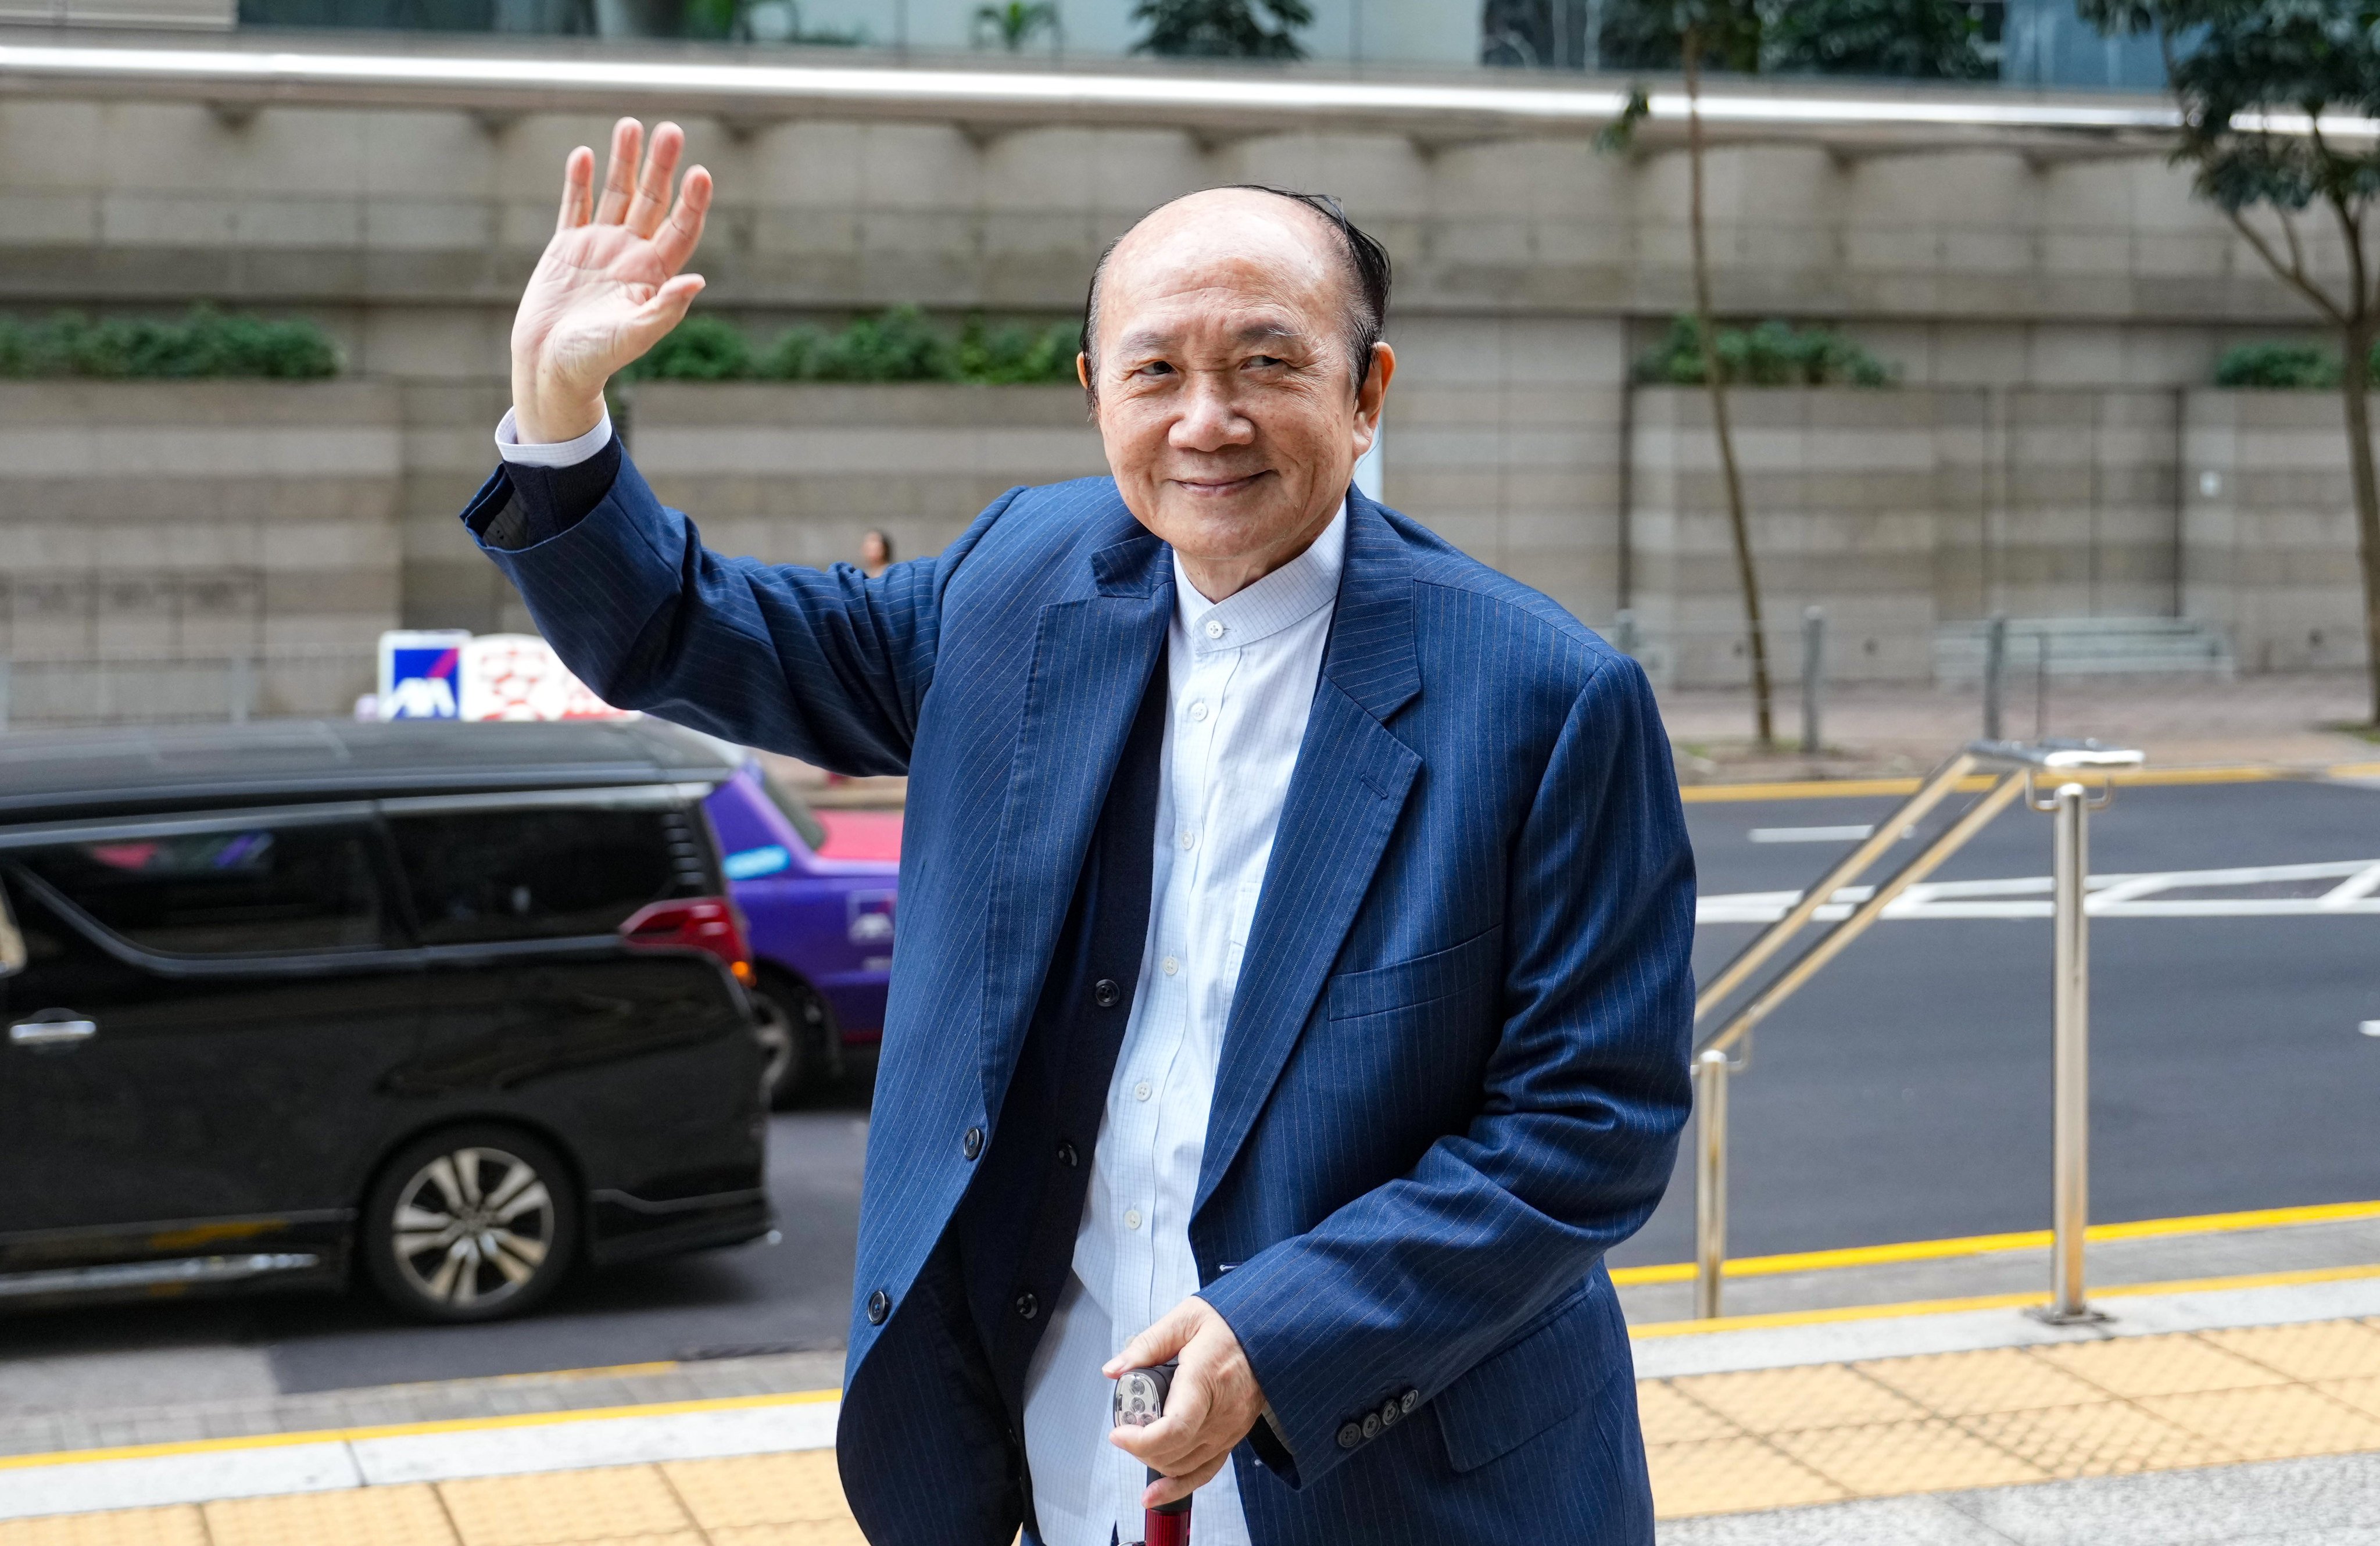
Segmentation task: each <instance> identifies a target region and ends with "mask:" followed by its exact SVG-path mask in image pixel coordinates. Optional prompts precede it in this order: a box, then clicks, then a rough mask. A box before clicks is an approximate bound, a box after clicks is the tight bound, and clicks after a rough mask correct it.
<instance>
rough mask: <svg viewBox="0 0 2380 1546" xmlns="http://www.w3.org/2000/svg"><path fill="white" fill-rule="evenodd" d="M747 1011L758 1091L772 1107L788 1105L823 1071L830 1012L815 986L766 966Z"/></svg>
mask: <svg viewBox="0 0 2380 1546" xmlns="http://www.w3.org/2000/svg"><path fill="white" fill-rule="evenodd" d="M752 1015H753V1018H754V1020H755V1021H756V1022H757V1023H758V1025H759V1030H758V1031H757V1033H756V1034H757V1035H758V1036H759V1041H760V1052H761V1055H762V1058H763V1060H764V1061H763V1064H762V1067H761V1073H760V1093H761V1096H762V1098H763V1099H764V1100H766V1101H767V1102H768V1104H769V1107H770V1109H771V1110H772V1111H774V1110H779V1109H782V1108H783V1107H785V1106H789V1105H792V1104H793V1103H794V1102H795V1101H798V1100H800V1099H801V1098H802V1097H803V1096H804V1095H807V1094H808V1093H809V1092H810V1091H811V1090H814V1089H816V1088H817V1087H818V1085H819V1084H820V1082H821V1081H823V1080H824V1079H825V1078H826V1077H827V1075H828V1071H829V1065H830V1064H831V1062H832V1057H833V1051H832V1049H833V1046H834V1016H833V1014H832V1011H830V1010H829V1009H828V1008H827V1006H826V1000H825V999H824V998H823V997H821V996H820V993H819V992H818V990H817V989H815V988H813V987H811V986H810V985H809V984H808V983H807V982H804V981H801V980H799V979H796V978H793V977H789V976H787V975H785V974H784V973H783V972H778V971H770V970H766V969H764V970H762V972H761V973H760V980H759V983H757V984H756V985H755V986H754V987H753V989H752Z"/></svg>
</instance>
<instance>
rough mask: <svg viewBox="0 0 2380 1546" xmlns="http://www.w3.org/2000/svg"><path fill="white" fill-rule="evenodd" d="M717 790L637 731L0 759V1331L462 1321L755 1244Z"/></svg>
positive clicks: (164, 739)
mask: <svg viewBox="0 0 2380 1546" xmlns="http://www.w3.org/2000/svg"><path fill="white" fill-rule="evenodd" d="M734 772H735V761H733V760H732V758H730V757H729V756H727V755H724V754H723V753H722V751H721V750H720V749H717V748H716V747H714V746H713V745H712V744H711V743H710V742H708V741H706V740H704V739H703V738H701V737H699V736H693V735H690V734H687V733H685V732H682V731H678V730H674V729H673V728H671V727H669V726H666V725H662V724H655V723H651V722H645V721H637V722H613V723H603V724H437V723H413V724H328V723H325V724H311V723H306V724H288V723H284V724H258V725H253V726H217V727H204V728H190V729H177V730H164V729H159V730H125V731H89V732H76V733H66V732H58V733H31V734H21V733H20V734H12V735H8V736H0V898H5V902H0V1020H5V1023H6V1025H7V1027H8V1040H7V1044H6V1047H5V1048H0V1306H7V1305H24V1304H30V1303H39V1302H46V1301H54V1300H60V1299H68V1298H78V1299H79V1298H84V1297H89V1296H117V1297H125V1296H157V1295H161V1294H177V1293H187V1292H196V1291H202V1290H215V1289H225V1288H233V1287H260V1286H272V1285H277V1284H286V1285H290V1286H299V1285H307V1286H318V1287H319V1286H337V1285H343V1284H346V1283H347V1282H349V1281H350V1280H351V1278H352V1277H354V1276H356V1275H358V1272H359V1273H360V1275H362V1276H364V1277H367V1278H369V1279H370V1281H371V1282H372V1284H375V1285H376V1286H377V1287H378V1288H379V1289H380V1291H381V1292H382V1293H383V1295H385V1296H387V1297H388V1298H389V1299H390V1300H391V1302H393V1303H394V1304H395V1305H396V1306H398V1307H399V1308H401V1309H405V1310H407V1311H408V1312H410V1313H412V1314H415V1315H418V1316H421V1317H424V1318H427V1319H431V1320H439V1321H481V1320H489V1319H492V1318H494V1317H497V1316H502V1315H508V1314H511V1313H514V1312H516V1311H518V1310H521V1309H527V1308H528V1307H529V1306H531V1305H533V1304H535V1303H537V1302H538V1301H539V1300H540V1299H541V1298H543V1297H544V1296H546V1295H547V1294H549V1293H551V1292H552V1291H553V1287H554V1286H555V1284H557V1283H558V1282H559V1281H560V1280H561V1278H562V1277H563V1276H564V1275H565V1274H566V1273H567V1272H569V1271H570V1270H571V1268H572V1267H573V1266H574V1265H575V1264H576V1263H578V1262H581V1261H585V1262H593V1263H608V1262H615V1261H623V1260H630V1259H632V1258H637V1257H643V1256H652V1255H657V1254H661V1253H663V1252H669V1251H680V1250H688V1249H692V1248H698V1247H703V1246H718V1245H728V1244H732V1243H734V1242H736V1241H740V1240H747V1239H750V1238H752V1237H753V1236H758V1235H760V1234H763V1233H765V1232H766V1231H767V1230H768V1228H769V1225H770V1213H769V1203H768V1198H767V1194H766V1191H765V1189H764V1146H765V1144H766V1141H767V1122H766V1113H765V1112H764V1110H763V1108H762V1105H761V1095H760V1077H761V1053H760V1048H759V1042H758V1041H757V1040H756V1038H755V1033H754V1027H753V1024H752V1012H751V1005H750V1004H749V1002H748V1001H747V998H746V996H745V992H744V985H745V984H746V983H747V982H748V981H749V980H750V974H751V969H752V968H751V967H750V964H749V962H748V960H747V956H746V951H745V946H744V939H743V928H742V923H741V919H739V917H738V916H737V914H736V912H735V908H734V907H733V905H732V904H731V903H730V902H729V901H728V899H727V891H726V887H725V883H724V882H723V881H722V877H721V874H720V868H719V856H718V851H717V848H716V846H715V844H714V843H713V840H712V838H711V835H710V829H709V827H708V825H707V823H706V822H705V820H704V816H703V811H702V799H703V797H704V796H705V795H707V794H708V793H710V790H711V788H712V787H713V786H715V785H717V784H719V783H720V782H721V781H722V780H723V779H726V778H727V777H729V776H730V775H731V774H733V773H734Z"/></svg>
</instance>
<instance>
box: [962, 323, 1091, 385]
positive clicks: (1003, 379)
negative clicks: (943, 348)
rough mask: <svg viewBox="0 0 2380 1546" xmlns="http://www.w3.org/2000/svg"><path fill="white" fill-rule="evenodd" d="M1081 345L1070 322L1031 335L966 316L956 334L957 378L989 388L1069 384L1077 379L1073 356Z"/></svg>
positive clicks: (1077, 333)
mask: <svg viewBox="0 0 2380 1546" xmlns="http://www.w3.org/2000/svg"><path fill="white" fill-rule="evenodd" d="M1081 342H1082V334H1081V331H1080V330H1079V329H1077V328H1076V327H1075V324H1074V323H1050V325H1049V326H1048V327H1045V328H1043V329H1042V330H1041V331H1040V332H1038V333H1034V332H1032V331H1030V330H1028V329H1026V328H1022V327H1001V328H987V327H986V326H985V325H984V321H983V318H981V317H980V316H974V317H969V318H968V319H967V320H966V326H965V327H964V328H962V329H960V331H959V347H958V371H959V379H960V380H961V381H972V382H981V383H985V384H987V385H991V386H1008V385H1023V384H1027V383H1035V382H1050V383H1060V382H1062V383H1068V384H1072V383H1075V381H1076V380H1078V379H1079V378H1077V377H1076V376H1075V354H1076V353H1077V352H1078V350H1079V348H1080V346H1081Z"/></svg>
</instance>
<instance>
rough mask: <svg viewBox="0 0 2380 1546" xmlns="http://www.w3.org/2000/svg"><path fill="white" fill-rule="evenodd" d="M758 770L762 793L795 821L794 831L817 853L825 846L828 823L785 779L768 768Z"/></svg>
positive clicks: (788, 818) (783, 813) (784, 815)
mask: <svg viewBox="0 0 2380 1546" xmlns="http://www.w3.org/2000/svg"><path fill="white" fill-rule="evenodd" d="M758 772H759V775H760V791H761V793H763V794H765V795H767V796H768V797H769V803H770V804H771V805H773V806H775V807H776V808H777V813H778V814H779V815H781V816H783V817H784V819H785V820H786V821H788V822H792V823H793V828H794V831H795V832H796V833H798V834H801V839H802V841H803V842H804V843H806V844H807V845H809V850H810V852H812V853H816V852H818V851H819V849H820V848H821V847H823V846H826V825H825V823H824V822H820V820H819V819H818V816H817V814H816V813H815V812H814V811H812V810H810V808H809V806H808V805H807V804H806V803H805V802H804V801H803V799H802V797H801V796H799V795H796V794H795V793H794V792H793V791H792V790H791V789H788V788H786V787H785V785H784V781H783V779H780V778H779V777H778V776H777V775H776V774H775V773H771V772H770V771H769V770H768V769H767V768H760V769H759V770H758Z"/></svg>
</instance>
